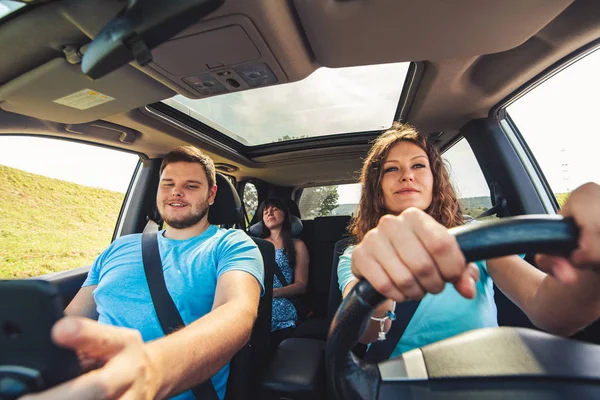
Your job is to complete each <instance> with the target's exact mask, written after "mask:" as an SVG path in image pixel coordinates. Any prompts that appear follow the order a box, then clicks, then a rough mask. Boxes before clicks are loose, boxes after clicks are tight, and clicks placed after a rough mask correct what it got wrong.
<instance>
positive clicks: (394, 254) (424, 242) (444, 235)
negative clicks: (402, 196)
mask: <svg viewBox="0 0 600 400" xmlns="http://www.w3.org/2000/svg"><path fill="white" fill-rule="evenodd" d="M352 272H353V274H354V275H355V276H356V277H357V278H361V277H364V278H366V279H367V280H368V281H369V282H370V283H371V285H373V287H374V288H375V289H376V290H377V291H378V292H379V293H381V294H382V295H384V296H385V297H387V298H389V299H392V300H395V301H398V302H402V301H405V300H420V299H421V298H423V296H425V294H427V293H432V294H436V293H440V292H441V291H442V290H443V289H444V287H445V285H446V282H450V283H452V284H453V285H454V287H455V288H456V290H457V291H458V292H459V293H460V294H461V295H462V296H464V297H466V298H473V297H474V296H475V282H476V281H477V280H478V279H479V269H478V268H477V266H476V265H474V264H467V263H466V261H465V257H464V256H463V254H462V252H461V251H460V248H459V246H458V243H457V241H456V239H455V238H454V236H452V235H451V234H450V233H448V229H447V228H446V227H445V226H443V225H441V224H440V223H438V222H437V221H435V220H434V219H433V218H432V217H431V216H429V215H428V214H426V213H425V212H424V211H422V210H419V209H417V208H409V209H407V210H405V211H404V212H403V213H402V214H400V215H399V216H392V215H386V216H384V217H382V218H381V219H380V220H379V223H378V224H377V227H376V228H374V229H372V230H370V231H369V232H368V233H367V234H366V235H365V237H364V238H363V240H362V241H361V243H360V244H358V245H357V246H356V248H355V249H354V251H353V253H352Z"/></svg>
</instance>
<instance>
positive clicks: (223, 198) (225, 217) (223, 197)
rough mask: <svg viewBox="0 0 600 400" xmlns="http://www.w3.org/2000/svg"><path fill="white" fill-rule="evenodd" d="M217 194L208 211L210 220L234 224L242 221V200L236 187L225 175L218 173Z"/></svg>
mask: <svg viewBox="0 0 600 400" xmlns="http://www.w3.org/2000/svg"><path fill="white" fill-rule="evenodd" d="M216 184H217V195H216V197H215V202H214V203H213V205H212V206H210V208H209V211H208V222H210V223H211V224H213V225H232V224H237V223H239V222H240V221H242V202H241V201H240V196H238V194H237V192H236V190H235V188H234V187H233V185H232V184H231V182H230V181H229V179H227V178H225V177H224V176H223V175H221V174H219V173H217V181H216Z"/></svg>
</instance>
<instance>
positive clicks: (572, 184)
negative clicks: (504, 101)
mask: <svg viewBox="0 0 600 400" xmlns="http://www.w3.org/2000/svg"><path fill="white" fill-rule="evenodd" d="M598 71H600V50H596V51H595V52H593V53H591V54H589V55H587V56H585V57H583V58H581V59H579V60H578V61H576V62H574V63H573V64H571V65H569V66H568V67H566V68H565V69H563V70H562V71H560V72H558V73H557V74H555V75H554V76H552V77H550V78H549V79H547V80H546V81H544V82H543V83H541V84H540V85H539V86H537V87H535V88H534V89H532V90H531V91H529V92H528V93H527V94H525V95H524V96H522V97H520V98H519V99H518V100H516V101H515V102H513V103H512V104H510V105H509V106H508V107H507V109H506V110H507V113H508V115H509V117H510V119H511V120H512V122H513V123H514V125H516V127H517V128H518V131H519V133H520V134H521V137H522V138H523V139H524V141H525V142H526V143H527V145H528V147H529V149H530V151H531V154H532V156H533V158H534V159H535V161H536V162H537V165H538V166H539V168H540V169H541V172H542V173H543V176H544V177H545V179H546V181H547V182H548V184H549V186H550V189H551V191H552V193H553V194H554V196H555V198H556V200H557V202H558V204H559V206H562V205H563V204H564V201H565V200H566V199H567V197H568V196H569V194H570V193H571V192H572V191H573V190H575V189H576V188H577V187H578V186H581V185H582V184H583V183H585V182H600V157H598V149H599V148H600V128H599V125H598V93H600V74H599V73H598Z"/></svg>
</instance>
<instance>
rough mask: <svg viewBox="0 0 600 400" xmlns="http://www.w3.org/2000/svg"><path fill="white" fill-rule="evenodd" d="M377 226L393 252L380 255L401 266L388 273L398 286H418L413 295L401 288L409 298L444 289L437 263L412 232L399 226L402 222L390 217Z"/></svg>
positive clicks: (384, 218)
mask: <svg viewBox="0 0 600 400" xmlns="http://www.w3.org/2000/svg"><path fill="white" fill-rule="evenodd" d="M377 229H381V230H382V233H383V234H384V236H385V237H386V238H387V239H388V240H389V243H390V247H391V248H392V249H393V253H392V254H389V255H385V256H384V255H382V258H383V259H384V260H385V259H389V258H390V257H393V258H397V259H398V260H399V261H400V263H401V264H402V265H403V267H404V268H402V269H394V268H390V270H388V271H387V272H388V274H389V275H390V276H391V277H392V279H393V280H394V282H396V284H397V285H398V286H399V287H400V288H402V287H403V286H401V285H404V286H405V287H406V288H407V289H409V290H410V289H412V288H413V287H418V288H419V289H420V291H419V293H414V294H413V293H408V292H407V291H406V290H403V292H404V293H405V294H407V295H408V297H410V298H411V299H412V300H419V299H421V298H422V297H423V296H424V295H425V293H434V294H435V293H440V292H441V291H442V290H444V287H445V285H446V284H445V282H444V279H443V277H442V276H441V275H440V272H439V270H438V267H437V265H436V264H435V262H434V261H433V259H432V258H431V256H430V255H429V253H428V252H427V250H426V249H425V248H424V247H423V244H422V243H421V241H420V240H419V239H418V238H417V236H416V235H415V234H414V232H413V231H411V230H409V229H402V225H401V223H400V222H399V221H398V220H397V219H396V217H392V216H389V217H383V218H382V219H381V221H380V223H379V226H378V228H377Z"/></svg>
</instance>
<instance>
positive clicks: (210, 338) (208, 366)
mask: <svg viewBox="0 0 600 400" xmlns="http://www.w3.org/2000/svg"><path fill="white" fill-rule="evenodd" d="M260 291H261V288H260V284H259V283H258V281H257V280H256V278H254V277H253V276H252V275H250V274H248V273H246V272H242V271H229V272H225V273H224V274H223V275H221V277H220V278H219V280H218V283H217V291H216V294H215V302H214V305H213V310H212V311H211V312H210V313H208V314H207V315H205V316H204V317H202V318H200V319H199V320H197V321H195V322H193V323H192V324H190V325H188V326H187V327H185V328H183V329H181V330H179V331H177V332H175V333H173V334H171V335H169V336H166V337H164V338H162V339H159V340H156V341H154V342H150V343H148V345H147V346H148V349H147V350H148V355H149V358H150V360H151V362H152V363H153V364H154V365H155V366H157V367H158V371H159V373H160V374H161V376H160V377H159V380H158V382H159V383H160V386H159V388H158V393H157V395H156V398H167V397H170V396H172V395H174V394H177V393H181V392H182V391H184V390H187V389H189V388H190V387H193V386H195V385H197V384H198V383H200V382H203V381H206V380H207V379H209V378H210V377H211V376H213V375H214V374H215V373H216V372H217V371H219V370H220V369H221V368H222V367H223V366H224V365H225V364H227V363H228V362H229V360H231V359H232V358H233V356H234V355H235V354H236V353H237V352H238V351H239V350H240V349H241V348H242V347H243V346H244V345H245V344H246V343H247V342H248V340H249V339H250V333H251V331H252V326H253V325H254V320H255V319H256V316H257V312H258V301H259V298H260Z"/></svg>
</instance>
